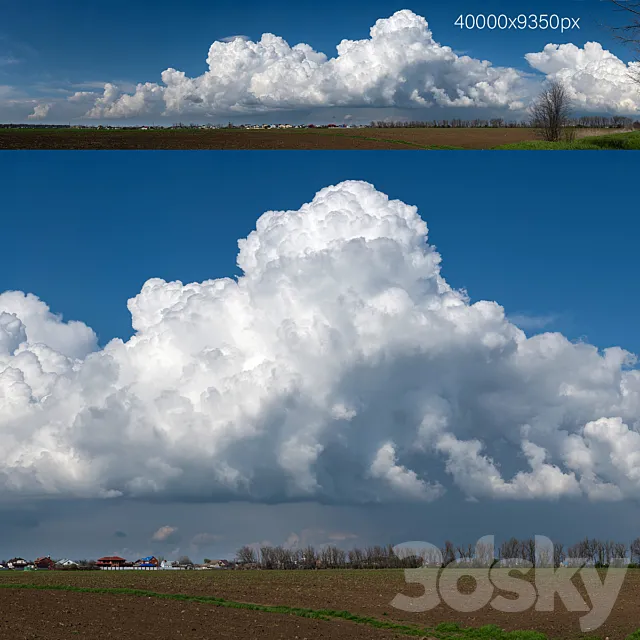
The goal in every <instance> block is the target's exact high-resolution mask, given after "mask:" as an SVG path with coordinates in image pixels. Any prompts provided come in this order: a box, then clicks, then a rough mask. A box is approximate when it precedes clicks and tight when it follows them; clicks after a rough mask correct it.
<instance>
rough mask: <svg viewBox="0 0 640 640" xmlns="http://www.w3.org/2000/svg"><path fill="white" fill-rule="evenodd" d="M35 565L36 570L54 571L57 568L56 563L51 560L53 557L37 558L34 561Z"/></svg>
mask: <svg viewBox="0 0 640 640" xmlns="http://www.w3.org/2000/svg"><path fill="white" fill-rule="evenodd" d="M33 564H34V566H35V568H36V569H54V568H55V566H56V563H55V562H54V561H53V560H52V559H51V556H42V557H41V558H36V559H35V560H34V561H33Z"/></svg>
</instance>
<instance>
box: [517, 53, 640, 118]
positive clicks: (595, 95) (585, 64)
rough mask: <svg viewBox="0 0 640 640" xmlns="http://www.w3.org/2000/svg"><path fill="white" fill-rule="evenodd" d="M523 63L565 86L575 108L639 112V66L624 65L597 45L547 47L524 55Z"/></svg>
mask: <svg viewBox="0 0 640 640" xmlns="http://www.w3.org/2000/svg"><path fill="white" fill-rule="evenodd" d="M525 58H526V60H527V62H528V63H529V64H530V65H531V66H532V67H533V68H534V69H536V70H538V71H541V72H542V73H544V74H546V76H547V78H549V79H553V80H560V81H562V83H563V84H564V85H565V86H566V87H567V90H568V92H569V95H570V96H571V99H572V101H573V105H574V107H575V108H576V109H581V110H587V111H600V112H602V111H604V112H608V111H612V112H614V113H621V114H636V113H640V85H639V84H638V82H637V81H636V80H634V79H633V77H634V76H637V77H639V78H640V63H639V62H630V63H629V64H625V63H624V62H623V61H622V60H620V59H619V58H617V57H616V56H615V55H613V54H612V53H611V52H610V51H607V50H606V49H603V47H602V45H601V44H600V43H598V42H587V43H586V44H585V45H584V47H583V48H580V47H576V45H574V44H561V45H557V44H548V45H547V46H546V47H545V48H544V50H543V51H541V52H539V53H528V54H527V55H526V56H525Z"/></svg>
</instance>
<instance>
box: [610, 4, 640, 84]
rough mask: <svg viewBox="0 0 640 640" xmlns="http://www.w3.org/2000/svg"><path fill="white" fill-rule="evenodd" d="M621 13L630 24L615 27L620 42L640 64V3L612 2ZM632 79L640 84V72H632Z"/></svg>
mask: <svg viewBox="0 0 640 640" xmlns="http://www.w3.org/2000/svg"><path fill="white" fill-rule="evenodd" d="M610 1H611V2H612V3H613V4H614V5H615V6H616V7H617V8H618V9H619V10H620V11H622V12H624V13H625V16H626V17H628V18H629V23H628V24H626V25H623V26H621V27H614V29H613V31H614V32H615V33H616V36H617V38H618V40H620V41H621V42H623V43H624V44H625V45H627V46H628V47H630V48H631V50H632V51H634V53H635V55H636V60H637V61H638V62H640V2H637V1H633V0H610ZM631 77H632V78H633V79H634V80H635V81H636V82H637V83H638V84H640V70H638V69H636V70H635V71H632V72H631Z"/></svg>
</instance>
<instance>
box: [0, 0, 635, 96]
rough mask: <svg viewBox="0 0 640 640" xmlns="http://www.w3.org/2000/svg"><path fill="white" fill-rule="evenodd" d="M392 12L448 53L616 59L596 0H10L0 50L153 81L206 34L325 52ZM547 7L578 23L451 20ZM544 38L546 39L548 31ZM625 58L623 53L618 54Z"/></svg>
mask: <svg viewBox="0 0 640 640" xmlns="http://www.w3.org/2000/svg"><path fill="white" fill-rule="evenodd" d="M399 9H411V10H412V11H414V12H415V13H417V14H419V15H422V16H424V17H426V18H427V20H428V22H429V25H430V27H431V28H432V30H433V32H434V35H435V38H436V40H438V41H440V42H441V43H443V44H449V45H450V46H452V47H453V48H454V49H456V50H458V51H465V52H468V53H469V54H470V55H473V56H474V57H479V58H486V59H489V60H491V61H492V62H494V64H498V65H505V66H519V65H521V66H523V67H524V66H525V64H524V61H523V60H522V56H523V54H524V53H525V52H528V51H537V50H538V48H539V47H540V45H541V44H542V45H544V44H546V43H547V42H554V43H557V44H561V43H564V42H573V43H574V44H576V45H580V46H581V45H583V44H584V43H585V42H587V41H589V40H598V41H600V42H601V43H602V44H603V45H605V46H606V48H608V49H610V50H611V51H613V52H614V53H616V54H617V55H620V56H624V55H625V50H624V48H623V47H622V46H621V45H620V44H619V43H617V42H616V41H615V40H614V38H613V37H612V35H611V33H610V32H609V31H608V29H607V26H609V25H611V24H612V23H619V21H620V16H619V15H618V14H616V13H615V12H614V11H613V10H612V8H611V5H610V3H609V2H607V1H605V0H556V1H546V2H540V1H539V0H535V1H527V2H523V1H522V0H518V1H517V2H505V1H504V0H502V1H500V0H487V1H486V2H484V1H483V2H478V1H477V0H460V1H459V2H455V3H452V2H442V1H439V2H430V1H423V2H417V3H416V2H401V1H396V0H372V1H371V2H349V3H344V2H337V1H336V0H328V1H327V2H324V3H323V4H322V6H319V5H318V4H317V3H316V2H308V1H304V0H303V1H301V2H297V3H296V4H295V6H291V5H290V3H285V2H281V3H268V4H267V3H264V2H258V1H256V0H246V1H245V2H238V3H233V2H232V3H225V4H224V5H221V4H220V3H212V2H202V1H199V0H186V1H185V2H182V3H176V2H175V1H173V0H159V1H158V2H155V3H154V4H153V7H152V8H151V7H150V6H149V5H148V4H147V3H142V2H126V1H125V0H114V2H112V3H110V4H109V10H108V11H106V10H105V7H104V6H103V5H100V4H95V3H86V2H79V1H77V0H60V1H56V2H52V1H51V0H34V2H31V3H29V8H28V9H25V6H24V5H20V4H19V3H17V4H13V3H3V6H2V7H0V24H3V25H5V26H4V28H3V29H2V32H3V36H4V39H3V41H1V42H0V47H2V48H3V49H5V51H6V52H7V53H6V55H14V56H15V57H16V58H19V59H24V61H25V63H28V64H25V65H24V67H23V68H21V69H19V68H18V66H16V67H15V68H13V69H9V70H8V69H5V72H6V73H7V74H8V75H9V77H11V78H12V79H13V80H15V81H16V83H20V82H24V83H25V84H31V83H32V82H33V80H36V79H39V80H40V81H42V82H49V81H51V80H56V81H68V82H72V83H83V82H107V81H113V80H125V81H128V82H138V81H140V80H142V79H145V80H156V79H157V76H158V74H159V71H160V70H163V69H166V68H167V67H171V66H173V67H175V68H177V69H182V70H184V71H185V72H187V74H189V75H198V74H200V73H201V72H202V71H203V69H204V66H205V58H206V54H207V50H208V48H209V46H210V45H211V43H212V42H213V41H214V40H220V39H222V38H225V37H229V36H233V35H238V34H241V35H246V36H249V37H250V38H251V39H254V40H255V39H258V38H259V37H260V36H261V35H262V34H263V33H265V32H270V33H274V34H276V35H280V36H282V37H284V38H285V40H287V41H288V42H289V43H290V44H292V45H293V44H295V43H298V42H306V43H307V44H310V45H311V46H312V47H314V48H315V49H317V50H319V51H323V52H325V53H326V54H327V55H330V56H331V55H333V54H334V53H335V47H336V45H337V44H338V43H339V42H340V40H342V39H343V38H349V39H361V38H366V37H368V35H369V28H370V27H371V26H372V25H373V24H374V22H375V21H376V20H377V19H378V18H383V17H388V16H390V15H391V14H392V13H394V12H395V11H397V10H399ZM532 12H535V13H538V14H541V13H549V14H552V13H556V14H558V15H560V16H565V15H566V16H572V17H580V18H581V20H580V23H581V29H580V31H579V32H577V31H575V30H573V31H570V32H567V33H565V34H564V35H561V34H560V33H558V32H557V31H555V32H550V31H547V32H546V33H545V32H543V31H537V30H525V31H515V30H513V29H512V30H506V31H495V32H493V33H492V34H491V35H488V32H487V31H484V32H482V31H477V30H464V31H461V30H460V28H459V27H455V26H454V24H453V23H454V21H455V20H456V19H457V18H458V16H459V15H460V14H467V13H484V14H486V15H488V14H490V13H505V14H507V15H511V16H515V15H517V14H519V13H532ZM550 33H551V34H552V36H553V37H549V34H550ZM627 55H628V54H627Z"/></svg>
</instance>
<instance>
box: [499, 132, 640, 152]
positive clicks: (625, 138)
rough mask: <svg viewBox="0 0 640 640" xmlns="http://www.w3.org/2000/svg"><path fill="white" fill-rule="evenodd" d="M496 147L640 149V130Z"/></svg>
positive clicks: (544, 149)
mask: <svg viewBox="0 0 640 640" xmlns="http://www.w3.org/2000/svg"><path fill="white" fill-rule="evenodd" d="M496 149H502V150H523V149H524V150H532V151H553V150H556V151H595V150H625V151H633V150H640V131H633V132H630V133H612V134H608V135H603V136H589V137H586V138H581V139H580V140H575V141H574V142H545V141H543V140H530V141H528V142H516V143H513V144H505V145H502V146H500V147H496Z"/></svg>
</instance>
